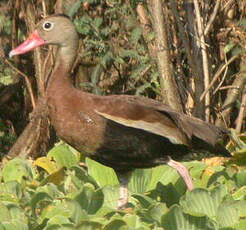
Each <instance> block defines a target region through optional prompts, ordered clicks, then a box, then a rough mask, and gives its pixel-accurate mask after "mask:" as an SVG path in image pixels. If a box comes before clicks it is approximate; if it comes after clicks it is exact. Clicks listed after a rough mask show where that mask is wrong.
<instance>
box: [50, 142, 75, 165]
mask: <svg viewBox="0 0 246 230" xmlns="http://www.w3.org/2000/svg"><path fill="white" fill-rule="evenodd" d="M47 156H48V157H53V158H54V160H55V161H56V163H57V164H58V166H59V167H66V168H71V167H72V166H75V165H77V164H78V163H79V157H78V156H76V155H75V153H74V152H73V151H71V149H70V147H69V146H68V145H66V144H59V145H57V146H55V147H54V148H52V149H51V150H50V151H49V152H48V155H47Z"/></svg>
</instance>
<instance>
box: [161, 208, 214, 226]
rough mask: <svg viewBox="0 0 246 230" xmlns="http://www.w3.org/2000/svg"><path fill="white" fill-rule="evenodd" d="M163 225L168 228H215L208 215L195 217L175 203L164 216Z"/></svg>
mask: <svg viewBox="0 0 246 230" xmlns="http://www.w3.org/2000/svg"><path fill="white" fill-rule="evenodd" d="M162 226H163V227H164V229H168V230H181V229H182V230H214V229H216V228H215V226H214V224H213V222H211V221H210V220H209V219H208V218H207V217H205V216H203V217H195V216H191V215H188V214H184V213H183V212H182V210H181V208H180V207H179V206H177V205H174V206H173V207H172V208H171V209H170V211H169V212H168V213H167V214H165V215H164V216H163V217H162Z"/></svg>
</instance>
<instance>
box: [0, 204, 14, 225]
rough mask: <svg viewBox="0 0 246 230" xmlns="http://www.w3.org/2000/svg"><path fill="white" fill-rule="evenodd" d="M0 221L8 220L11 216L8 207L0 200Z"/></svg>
mask: <svg viewBox="0 0 246 230" xmlns="http://www.w3.org/2000/svg"><path fill="white" fill-rule="evenodd" d="M0 210H1V212H0V223H2V222H3V221H8V220H9V219H10V218H11V215H10V213H9V210H8V208H7V207H6V206H5V205H4V204H3V203H1V202H0Z"/></svg>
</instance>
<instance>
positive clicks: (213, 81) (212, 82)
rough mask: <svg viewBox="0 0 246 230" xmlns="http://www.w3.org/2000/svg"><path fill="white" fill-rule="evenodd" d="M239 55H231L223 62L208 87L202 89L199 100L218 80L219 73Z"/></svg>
mask: <svg viewBox="0 0 246 230" xmlns="http://www.w3.org/2000/svg"><path fill="white" fill-rule="evenodd" d="M238 57H239V55H235V56H233V57H231V58H230V59H229V61H228V62H226V63H225V64H223V65H222V66H221V67H220V68H219V69H218V71H217V72H216V73H215V74H214V77H213V80H212V81H211V82H210V84H209V85H208V87H207V88H206V89H205V90H204V92H203V93H202V95H201V97H200V100H201V101H202V100H203V99H204V97H205V95H206V94H207V92H208V91H209V90H210V89H211V87H212V86H213V85H214V83H215V82H216V81H217V80H218V78H219V77H220V75H221V74H222V73H223V71H224V70H225V69H226V68H227V67H228V66H229V65H230V64H231V63H232V62H233V61H235V60H236V59H237V58H238Z"/></svg>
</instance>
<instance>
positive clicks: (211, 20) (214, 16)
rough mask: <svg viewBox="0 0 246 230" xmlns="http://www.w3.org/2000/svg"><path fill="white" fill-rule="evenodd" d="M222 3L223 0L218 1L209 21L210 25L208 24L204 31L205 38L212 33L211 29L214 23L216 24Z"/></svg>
mask: <svg viewBox="0 0 246 230" xmlns="http://www.w3.org/2000/svg"><path fill="white" fill-rule="evenodd" d="M220 2H221V0H217V1H216V4H215V7H214V10H213V13H212V14H211V16H210V19H209V21H208V24H207V26H206V28H205V30H204V36H206V35H207V34H208V32H209V31H210V28H211V26H212V24H213V22H214V20H215V18H216V15H217V13H218V11H219V8H220Z"/></svg>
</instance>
